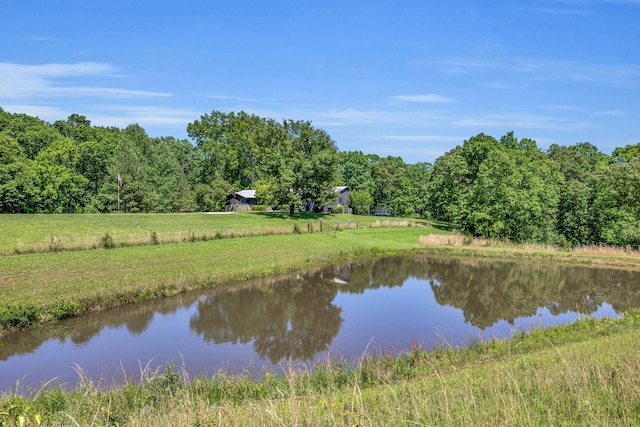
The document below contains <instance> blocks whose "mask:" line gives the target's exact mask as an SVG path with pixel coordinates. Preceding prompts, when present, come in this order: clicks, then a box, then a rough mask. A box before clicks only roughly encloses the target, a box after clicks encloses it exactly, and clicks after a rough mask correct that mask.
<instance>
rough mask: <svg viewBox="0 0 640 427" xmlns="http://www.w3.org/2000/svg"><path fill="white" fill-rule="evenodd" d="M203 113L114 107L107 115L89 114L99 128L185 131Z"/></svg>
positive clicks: (141, 107) (160, 108)
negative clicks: (136, 124) (137, 126)
mask: <svg viewBox="0 0 640 427" xmlns="http://www.w3.org/2000/svg"><path fill="white" fill-rule="evenodd" d="M201 114H202V112H201V111H194V110H188V109H181V108H169V107H155V106H139V107H126V106H121V107H112V108H111V109H110V111H109V112H107V113H99V112H97V113H96V114H91V113H89V114H87V117H88V118H89V119H90V120H91V121H92V123H94V124H96V125H99V126H117V127H126V126H128V125H130V124H132V123H138V124H140V125H141V126H142V127H154V128H165V129H181V130H184V129H185V128H186V127H187V124H188V123H190V122H193V121H194V120H196V119H199V118H200V116H201Z"/></svg>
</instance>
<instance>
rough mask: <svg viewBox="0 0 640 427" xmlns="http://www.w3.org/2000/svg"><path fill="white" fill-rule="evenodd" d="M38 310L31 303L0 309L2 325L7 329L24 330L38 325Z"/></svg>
mask: <svg viewBox="0 0 640 427" xmlns="http://www.w3.org/2000/svg"><path fill="white" fill-rule="evenodd" d="M39 321H40V317H39V316H38V310H37V309H36V307H35V306H34V305H33V304H31V303H18V304H10V305H6V306H2V307H0V325H2V326H3V327H5V328H24V327H28V326H34V325H37V324H38V322H39Z"/></svg>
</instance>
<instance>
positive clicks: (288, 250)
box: [0, 214, 439, 308]
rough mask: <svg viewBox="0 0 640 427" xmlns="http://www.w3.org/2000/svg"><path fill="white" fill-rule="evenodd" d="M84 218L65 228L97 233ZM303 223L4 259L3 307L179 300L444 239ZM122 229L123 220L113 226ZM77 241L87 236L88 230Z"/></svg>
mask: <svg viewBox="0 0 640 427" xmlns="http://www.w3.org/2000/svg"><path fill="white" fill-rule="evenodd" d="M83 217H84V215H77V216H67V217H66V218H67V221H66V222H65V221H62V220H63V218H60V219H59V220H61V221H62V222H61V224H62V226H61V229H64V230H67V231H68V232H72V231H73V229H72V227H71V226H70V225H69V222H71V221H77V222H80V223H83V226H82V227H84V229H85V230H87V231H90V230H91V228H90V226H89V225H88V224H90V221H93V220H94V219H95V218H93V217H94V216H93V215H91V217H92V218H89V219H84V218H83ZM131 217H132V218H133V219H137V220H138V221H139V225H138V226H137V227H139V228H138V229H142V228H143V227H144V226H143V225H140V224H142V223H143V222H144V221H145V219H144V218H136V217H137V216H135V215H131ZM150 217H153V215H151V216H150ZM202 217H204V219H203V220H202V219H200V218H199V217H198V220H197V221H206V220H207V218H209V217H215V216H214V215H209V216H207V215H202ZM220 217H223V216H220ZM224 217H225V218H227V217H235V215H229V216H224ZM185 218H196V216H195V215H175V216H171V215H170V216H165V215H158V217H157V218H155V219H154V218H148V219H146V221H147V222H146V223H145V225H149V224H152V221H158V222H156V223H155V224H156V225H158V229H161V228H160V227H161V226H162V225H163V224H165V223H166V224H167V227H166V228H164V229H167V228H170V229H173V230H178V229H179V228H180V225H177V224H176V223H178V222H180V221H183V222H181V224H182V226H185V225H192V224H193V223H188V222H186V221H185V220H184V219H185ZM237 218H238V219H240V220H241V221H239V223H241V224H243V225H244V226H245V227H248V226H254V225H256V224H257V225H256V226H264V227H266V226H268V225H269V221H281V220H280V219H275V220H274V219H269V221H267V220H266V219H265V218H264V217H262V216H255V215H250V214H245V215H238V216H237ZM351 218H357V217H351ZM117 219H118V220H119V219H120V218H117ZM163 219H164V221H165V222H162V221H163ZM169 219H171V221H168V220H169ZM174 220H175V221H174ZM295 220H296V219H286V220H285V221H295ZM297 220H298V221H300V224H301V226H300V229H301V230H302V231H301V232H300V233H293V232H291V233H288V234H274V235H265V236H253V237H241V238H225V239H213V240H206V241H195V242H185V243H174V244H161V245H150V244H146V245H140V246H125V247H116V248H114V249H102V248H98V249H89V250H79V251H60V252H44V253H27V254H21V255H5V256H0V290H1V292H0V303H2V304H11V303H20V302H25V301H28V302H30V303H33V304H36V305H37V306H39V307H41V308H42V307H47V306H49V305H50V304H52V303H53V302H54V301H55V300H56V298H64V299H66V300H78V299H83V300H85V301H86V300H89V301H93V303H92V304H93V305H95V304H98V301H99V300H100V299H101V298H104V299H106V300H109V299H113V297H114V295H129V296H131V295H134V296H137V295H153V294H154V292H156V290H158V289H163V293H164V294H167V293H168V294H173V293H176V292H180V291H184V290H187V289H193V288H199V287H205V286H215V285H218V284H222V283H228V282H231V281H234V280H239V279H245V278H250V277H256V276H266V275H271V274H277V273H282V272H287V271H292V270H295V269H300V268H304V267H307V266H317V265H322V264H325V263H330V262H335V261H339V260H343V259H348V258H352V257H355V256H362V255H367V254H371V253H376V254H377V253H384V252H387V251H402V250H412V249H415V248H417V247H419V244H418V241H419V237H420V235H424V234H429V233H431V232H439V230H436V229H433V228H429V227H424V226H410V227H407V226H404V227H364V226H363V225H362V224H361V226H360V228H358V229H355V228H349V229H344V228H341V229H340V230H338V231H336V230H335V221H336V220H335V218H334V222H333V225H332V228H330V231H328V232H324V233H320V232H313V233H308V232H306V228H305V227H302V224H303V223H304V224H306V223H307V222H308V221H309V219H303V218H297ZM214 221H215V219H214ZM242 221H244V222H242ZM251 221H253V222H251ZM317 221H319V219H318V220H317ZM347 221H349V219H346V220H344V221H343V223H344V226H346V222H347ZM351 221H353V220H351ZM114 223H117V221H114V222H113V223H111V224H114ZM203 223H204V222H198V224H203ZM213 223H214V222H213V221H212V222H211V224H213ZM218 224H226V225H227V226H228V225H230V224H231V222H229V221H228V220H224V221H221V222H219V223H218ZM324 224H325V227H326V228H329V222H328V221H326V220H325V221H324ZM291 226H292V227H293V225H291ZM121 227H122V228H121V229H122V230H126V231H127V232H129V231H132V230H134V228H133V227H132V226H129V227H128V228H127V227H125V226H124V225H121ZM172 227H173V228H172ZM352 227H353V225H352ZM114 234H115V232H114ZM75 235H76V236H79V237H80V236H82V234H81V233H80V231H76V234H75ZM92 304H89V305H92Z"/></svg>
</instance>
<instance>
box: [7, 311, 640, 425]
mask: <svg viewBox="0 0 640 427" xmlns="http://www.w3.org/2000/svg"><path fill="white" fill-rule="evenodd" d="M638 350H640V312H639V311H635V312H631V313H627V314H626V315H625V317H624V318H621V319H617V320H612V319H599V320H595V319H583V320H580V321H578V322H575V323H573V324H570V325H563V326H558V327H554V328H549V329H535V330H533V331H531V332H530V333H520V334H517V335H516V336H514V337H513V338H512V339H511V340H491V341H487V342H475V343H472V344H471V345H469V346H466V347H463V348H457V349H454V348H449V347H442V348H438V349H436V350H434V351H432V352H425V351H423V350H421V349H419V348H416V349H411V350H408V351H407V352H405V353H403V354H400V355H397V356H394V357H386V356H384V355H363V356H362V357H361V358H360V359H359V360H353V361H341V360H330V361H327V362H325V363H323V364H321V365H317V366H314V367H310V368H308V369H306V370H297V371H292V370H288V369H287V368H286V366H283V375H282V376H277V375H266V376H265V377H264V378H263V379H262V380H258V381H256V380H250V379H249V378H247V377H245V376H237V377H230V376H225V375H218V376H214V377H212V378H191V379H190V378H187V376H186V375H185V374H184V373H183V372H182V370H181V368H180V367H179V366H178V367H176V366H172V365H169V366H167V368H166V369H165V371H164V372H161V373H160V372H149V371H142V372H141V373H140V377H139V378H135V379H133V378H132V379H131V380H130V381H129V382H127V383H126V384H124V385H122V386H120V387H118V388H112V389H109V390H104V389H101V388H100V385H99V384H96V383H93V382H91V381H90V380H89V379H85V380H84V381H83V382H81V384H80V385H79V386H77V387H76V388H75V389H73V390H63V389H61V388H58V387H55V388H48V387H46V386H44V387H42V388H40V389H38V390H32V391H30V392H27V393H25V391H24V390H18V391H16V392H7V393H5V394H4V395H2V396H0V425H3V424H1V423H5V424H4V425H19V424H20V420H24V425H36V424H37V423H38V422H42V423H44V424H45V425H96V426H97V425H140V426H142V425H166V426H176V425H200V426H204V425H341V426H342V425H344V426H353V425H514V426H515V425H518V426H522V425H637V423H638V421H640V395H639V394H638V389H640V380H639V379H640V351H638ZM81 373H82V372H81V370H80V369H79V374H80V375H81ZM20 417H22V418H20Z"/></svg>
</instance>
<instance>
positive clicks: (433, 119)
mask: <svg viewBox="0 0 640 427" xmlns="http://www.w3.org/2000/svg"><path fill="white" fill-rule="evenodd" d="M3 3H4V4H3V6H2V15H3V20H2V21H3V23H2V26H0V36H1V37H2V40H3V43H2V45H1V46H0V107H2V108H3V109H5V111H8V112H12V113H26V114H30V115H34V116H38V117H40V118H41V119H43V120H46V121H49V122H53V121H55V120H58V119H66V117H67V116H68V115H70V114H72V113H78V114H82V115H85V116H86V117H87V118H88V119H89V120H91V122H92V124H94V125H100V126H118V127H121V128H123V127H126V126H127V125H128V124H131V123H138V124H140V125H141V126H143V127H144V128H145V129H146V131H147V133H148V134H149V135H150V136H175V137H178V138H187V133H186V126H187V124H188V123H190V122H192V121H194V120H196V119H198V118H199V117H200V116H201V115H203V114H206V113H210V112H211V111H213V110H219V111H223V112H230V111H240V110H244V111H246V112H249V113H253V114H257V115H259V116H262V117H270V118H274V119H277V120H281V119H285V118H286V119H294V120H308V121H311V122H312V124H313V125H314V126H315V127H318V128H322V129H324V130H325V131H327V132H328V133H329V135H331V137H332V138H333V139H334V140H335V141H336V143H337V145H338V148H339V149H340V150H342V151H351V150H359V151H362V152H364V153H371V154H378V155H381V156H387V155H393V156H401V157H402V158H403V159H404V160H405V161H406V162H409V163H415V162H419V161H428V162H433V161H435V159H436V158H437V157H439V156H441V155H442V154H444V153H445V152H447V151H449V150H450V149H452V148H454V147H455V146H456V145H459V144H462V142H463V141H464V140H465V139H468V138H469V137H471V136H473V135H476V134H478V133H481V132H482V133H485V134H488V135H492V136H494V137H496V138H499V137H500V136H502V135H504V134H506V133H507V132H509V131H511V130H513V131H514V132H515V135H516V137H518V138H525V137H526V138H533V139H535V140H536V141H537V142H538V146H539V147H541V148H542V149H546V148H548V147H549V145H551V144H553V143H557V144H560V145H571V144H574V143H576V142H584V141H589V142H591V143H593V144H595V145H596V146H597V147H598V148H600V150H602V151H603V152H605V153H607V154H610V153H611V151H612V150H613V149H614V148H615V147H623V146H626V145H628V144H636V143H638V142H640V117H639V113H640V25H638V22H640V0H573V1H572V0H529V1H512V0H509V1H507V0H491V1H481V0H476V1H472V0H450V1H447V2H435V1H428V0H416V1H403V0H399V1H397V2H391V1H378V0H368V1H344V0H342V1H334V0H327V1H313V2H311V1H305V0H301V1H267V0H262V1H248V0H245V1H243V0H235V1H193V0H182V1H170V2H169V1H163V0H154V1H147V0H142V1H135V0H127V1H121V0H112V1H108V2H93V1H71V0H69V1H60V2H56V1H48V0H47V1H44V0H43V1H33V0H21V1H15V0H6V1H5V2H3Z"/></svg>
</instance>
